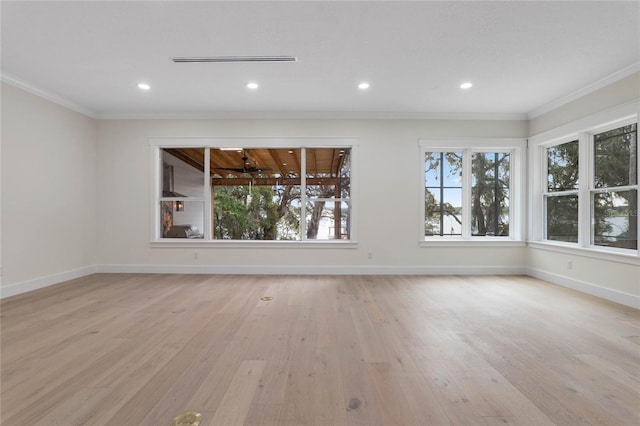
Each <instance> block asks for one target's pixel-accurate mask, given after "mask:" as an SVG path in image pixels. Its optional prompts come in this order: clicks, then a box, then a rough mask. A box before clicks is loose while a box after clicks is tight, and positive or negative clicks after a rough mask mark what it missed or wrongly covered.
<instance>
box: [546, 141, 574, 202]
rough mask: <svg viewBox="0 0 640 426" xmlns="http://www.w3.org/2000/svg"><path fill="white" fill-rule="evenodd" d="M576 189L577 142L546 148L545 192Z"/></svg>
mask: <svg viewBox="0 0 640 426" xmlns="http://www.w3.org/2000/svg"><path fill="white" fill-rule="evenodd" d="M574 189H578V141H572V142H567V143H563V144H561V145H556V146H552V147H549V148H547V190H548V191H549V192H553V191H571V190H574Z"/></svg>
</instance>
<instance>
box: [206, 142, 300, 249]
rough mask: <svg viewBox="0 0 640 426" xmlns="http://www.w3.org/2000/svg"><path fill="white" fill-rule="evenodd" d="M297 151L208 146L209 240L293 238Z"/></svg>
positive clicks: (296, 228)
mask: <svg viewBox="0 0 640 426" xmlns="http://www.w3.org/2000/svg"><path fill="white" fill-rule="evenodd" d="M301 152H302V150H301V149H300V148H241V147H240V148H238V149H212V150H211V171H212V174H213V177H212V179H211V186H212V197H211V198H212V204H213V218H212V232H213V238H214V239H221V240H299V239H300V202H299V200H300V176H301V172H300V158H301Z"/></svg>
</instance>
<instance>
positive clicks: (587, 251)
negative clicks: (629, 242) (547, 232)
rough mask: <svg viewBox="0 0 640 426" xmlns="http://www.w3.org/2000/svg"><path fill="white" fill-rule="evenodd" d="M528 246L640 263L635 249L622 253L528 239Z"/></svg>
mask: <svg viewBox="0 0 640 426" xmlns="http://www.w3.org/2000/svg"><path fill="white" fill-rule="evenodd" d="M529 247H531V248H535V249H540V250H548V251H554V252H557V253H571V254H575V255H577V256H584V257H591V258H594V259H601V260H608V261H611V262H618V263H627V264H630V265H640V257H638V251H637V250H627V251H628V253H623V252H621V251H620V250H621V249H618V250H615V249H606V248H596V247H580V246H578V245H577V244H575V243H561V242H551V241H530V242H529Z"/></svg>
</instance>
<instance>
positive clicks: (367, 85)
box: [358, 81, 369, 90]
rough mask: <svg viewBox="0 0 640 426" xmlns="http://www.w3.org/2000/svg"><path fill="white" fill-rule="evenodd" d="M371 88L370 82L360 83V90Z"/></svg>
mask: <svg viewBox="0 0 640 426" xmlns="http://www.w3.org/2000/svg"><path fill="white" fill-rule="evenodd" d="M368 88H369V83H367V82H366V81H363V82H362V83H360V84H358V89H360V90H366V89H368Z"/></svg>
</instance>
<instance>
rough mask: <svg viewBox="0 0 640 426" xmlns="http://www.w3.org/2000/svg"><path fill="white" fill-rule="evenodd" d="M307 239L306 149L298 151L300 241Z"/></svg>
mask: <svg viewBox="0 0 640 426" xmlns="http://www.w3.org/2000/svg"><path fill="white" fill-rule="evenodd" d="M306 239H307V148H306V147H304V146H303V147H302V148H301V149H300V241H305V240H306Z"/></svg>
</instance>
